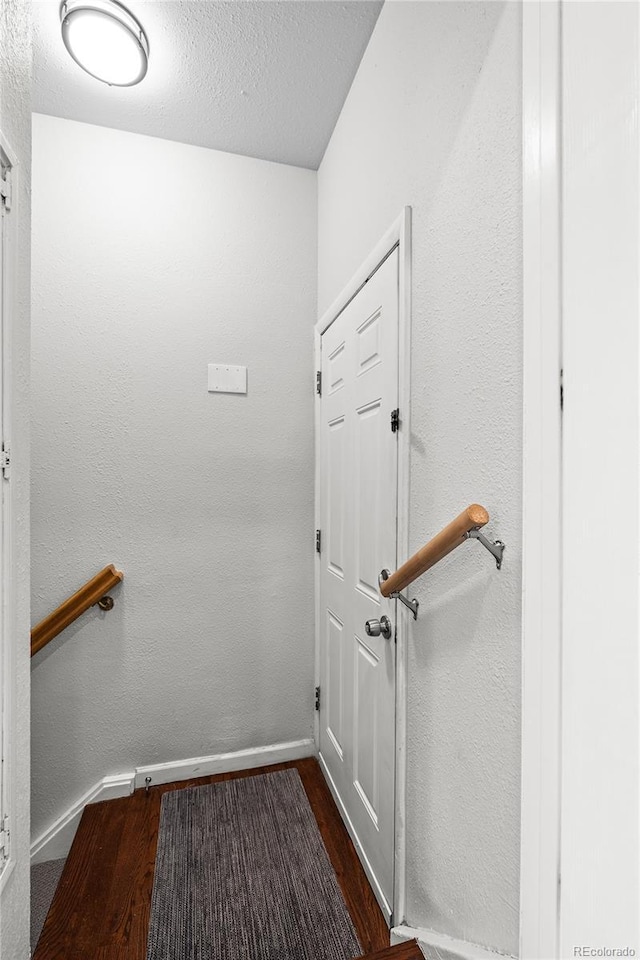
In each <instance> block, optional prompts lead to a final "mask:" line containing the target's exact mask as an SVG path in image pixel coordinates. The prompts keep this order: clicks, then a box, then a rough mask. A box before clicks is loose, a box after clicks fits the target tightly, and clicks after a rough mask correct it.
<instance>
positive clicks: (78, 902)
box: [33, 759, 410, 960]
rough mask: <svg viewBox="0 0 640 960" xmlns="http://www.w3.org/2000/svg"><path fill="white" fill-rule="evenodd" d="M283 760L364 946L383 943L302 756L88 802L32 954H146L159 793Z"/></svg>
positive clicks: (352, 861)
mask: <svg viewBox="0 0 640 960" xmlns="http://www.w3.org/2000/svg"><path fill="white" fill-rule="evenodd" d="M288 767H295V768H296V769H297V770H298V772H299V774H300V777H301V779H302V782H303V784H304V787H305V790H306V792H307V795H308V797H309V802H310V804H311V807H312V809H313V811H314V813H315V815H316V819H317V821H318V825H319V828H320V832H321V834H322V837H323V840H324V843H325V847H326V849H327V853H328V854H329V858H330V860H331V862H332V864H333V867H334V870H335V871H336V876H337V878H338V882H339V883H340V886H341V888H342V893H343V896H344V898H345V902H346V904H347V907H348V909H349V912H350V914H351V917H352V919H353V922H354V926H355V928H356V932H357V934H358V937H359V939H360V943H361V944H362V948H363V949H364V950H365V951H366V952H367V953H372V952H373V951H375V950H376V949H380V948H381V947H382V946H383V945H385V944H388V943H389V930H388V928H387V925H386V923H385V920H384V917H383V915H382V912H381V911H380V908H379V907H378V905H377V903H376V900H375V897H374V895H373V891H372V890H371V887H370V886H369V883H368V882H367V879H366V876H365V874H364V871H363V869H362V866H361V865H360V862H359V860H358V856H357V854H356V851H355V848H354V847H353V844H352V842H351V840H350V838H349V835H348V833H347V832H346V829H345V827H344V824H343V823H342V820H341V818H340V814H339V812H338V809H337V807H336V806H335V803H334V801H333V798H332V797H331V793H330V792H329V788H328V787H327V785H326V782H325V780H324V777H323V776H322V773H321V771H320V768H319V765H318V762H317V760H315V759H305V760H299V761H294V762H290V763H283V764H276V765H273V766H270V767H268V768H257V769H254V770H248V771H238V772H236V773H232V774H218V775H217V776H211V777H205V778H202V779H194V780H187V781H184V782H183V783H180V784H177V783H176V784H163V785H158V786H157V787H152V788H151V790H150V791H149V793H148V794H145V791H144V789H142V790H136V791H135V793H133V794H132V795H131V796H128V797H121V798H118V799H114V800H105V801H101V802H99V803H94V804H90V805H89V806H87V807H85V809H84V812H83V815H82V819H81V821H80V825H79V827H78V830H77V832H76V837H75V839H74V842H73V845H72V847H71V851H70V853H69V856H68V858H67V862H66V864H65V867H64V870H63V873H62V876H61V878H60V883H59V885H58V889H57V890H56V894H55V896H54V899H53V903H52V905H51V909H50V910H49V914H48V916H47V919H46V920H45V924H44V927H43V930H42V934H41V936H40V940H39V942H38V945H37V947H36V950H35V953H34V955H33V960H87V958H89V957H90V958H91V960H145V958H146V952H147V951H146V946H147V944H146V940H147V932H148V925H149V913H150V906H151V889H152V885H153V875H154V871H155V856H156V844H157V838H158V826H159V819H160V801H161V799H162V794H163V793H164V792H165V791H167V790H172V789H177V788H179V787H185V786H196V785H201V784H203V783H207V782H215V781H219V780H227V779H231V778H235V777H238V776H255V775H257V774H259V773H264V772H267V770H269V771H272V770H276V769H286V768H288ZM375 956H377V954H375ZM383 956H384V955H383ZM392 956H394V955H392ZM381 960H382V958H381ZM399 960H410V955H407V956H406V957H404V956H403V955H402V954H400V955H399Z"/></svg>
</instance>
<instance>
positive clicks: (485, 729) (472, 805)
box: [318, 0, 522, 954]
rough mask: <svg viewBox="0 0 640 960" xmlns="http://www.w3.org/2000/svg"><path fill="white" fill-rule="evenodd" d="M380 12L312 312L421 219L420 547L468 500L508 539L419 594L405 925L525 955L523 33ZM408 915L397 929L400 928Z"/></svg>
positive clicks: (474, 20)
mask: <svg viewBox="0 0 640 960" xmlns="http://www.w3.org/2000/svg"><path fill="white" fill-rule="evenodd" d="M520 13H521V11H520V6H519V4H517V3H506V4H505V3H495V2H486V3H484V2H472V3H456V2H442V3H420V2H417V3H413V2H395V0H390V2H387V3H386V4H385V6H384V8H383V10H382V13H381V14H380V18H379V20H378V23H377V25H376V28H375V30H374V33H373V36H372V38H371V42H370V44H369V47H368V49H367V51H366V53H365V56H364V58H363V61H362V63H361V65H360V69H359V71H358V73H357V75H356V78H355V81H354V84H353V87H352V89H351V92H350V94H349V96H348V98H347V101H346V104H345V106H344V109H343V111H342V114H341V117H340V119H339V121H338V124H337V127H336V130H335V132H334V134H333V137H332V139H331V142H330V144H329V147H328V149H327V152H326V154H325V157H324V160H323V162H322V165H321V167H320V171H319V194H318V199H319V206H318V219H319V250H318V254H319V308H318V312H319V314H322V312H323V311H324V310H325V309H326V308H327V307H328V306H329V304H330V303H331V301H332V300H333V298H334V297H335V296H337V294H338V293H339V292H340V290H341V289H342V287H343V286H344V284H345V283H346V282H347V280H348V278H349V277H350V275H351V274H352V273H353V272H354V271H355V270H356V268H357V267H358V265H359V264H360V263H361V261H362V260H364V258H365V257H366V256H367V254H368V253H369V251H370V250H371V248H372V247H373V246H374V245H375V243H376V241H377V240H378V239H379V238H380V237H381V236H382V234H383V233H384V231H385V230H386V229H387V227H388V226H389V225H390V224H391V222H392V221H393V219H394V218H395V217H396V216H397V215H398V213H399V212H400V210H401V208H402V206H403V205H404V204H410V205H411V206H412V207H413V249H414V257H413V270H414V274H413V350H412V383H413V386H412V396H413V411H412V426H413V429H412V453H411V486H412V492H411V513H410V531H411V548H412V550H413V549H417V548H418V547H419V546H421V545H422V544H423V543H425V542H426V541H427V540H428V539H429V538H430V537H431V536H432V535H433V534H434V533H435V532H437V531H438V530H439V529H440V528H441V527H442V526H443V525H444V524H445V523H446V522H448V521H449V520H450V519H451V518H452V517H453V516H455V515H456V514H457V513H459V511H460V510H461V509H462V508H463V507H464V506H466V505H467V504H468V503H471V502H473V501H479V502H480V503H483V504H485V505H486V506H487V508H488V510H489V512H490V513H491V515H492V519H491V521H490V523H489V526H488V530H489V533H490V534H492V535H493V536H494V537H500V539H502V540H504V541H505V542H506V544H507V550H506V553H505V560H504V565H503V569H502V571H501V572H500V573H498V572H497V571H496V568H495V564H494V562H493V560H492V558H491V557H490V556H489V555H488V554H487V553H486V552H485V551H484V550H483V549H482V548H481V547H480V546H479V545H478V544H468V545H465V546H464V547H462V548H460V549H459V550H458V551H456V552H455V553H454V554H452V555H450V556H449V557H448V558H447V559H446V560H445V561H444V562H443V563H442V564H440V565H439V566H438V567H437V568H435V569H434V570H433V571H431V572H430V573H429V574H428V575H427V576H425V577H424V578H423V579H422V580H419V581H418V582H417V583H416V584H415V586H414V589H413V590H412V591H411V594H412V595H415V596H418V597H419V599H420V601H421V606H420V615H419V618H418V622H417V624H416V626H415V629H414V633H413V639H412V641H411V644H410V650H409V703H408V725H409V730H408V734H409V749H408V766H409V770H408V773H409V782H408V843H407V847H408V864H407V867H408V874H407V883H408V901H407V917H406V919H407V921H408V923H409V924H411V925H413V926H419V927H426V928H431V929H434V930H436V931H440V932H441V933H444V934H448V935H449V936H451V937H454V938H459V939H462V940H466V941H473V942H476V943H480V944H483V945H486V946H489V947H492V948H494V949H497V950H500V951H504V952H509V953H514V954H515V953H517V950H518V897H519V890H518V883H519V879H518V867H519V863H518V860H519V853H518V851H519V816H520V784H519V769H520V743H519V738H520V735H519V724H520V636H521V625H520V617H521V603H520V594H521V551H520V541H521V529H520V526H521V420H522V411H521V381H522V372H521V352H522V351H521V335H522V307H521V273H522V264H521V24H520ZM401 919H402V918H400V917H397V918H396V922H399V921H400V920H401Z"/></svg>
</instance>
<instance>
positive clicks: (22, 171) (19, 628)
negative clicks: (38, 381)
mask: <svg viewBox="0 0 640 960" xmlns="http://www.w3.org/2000/svg"><path fill="white" fill-rule="evenodd" d="M30 15H31V14H30V4H29V3H27V2H25V0H5V2H3V3H0V130H2V133H3V135H4V136H5V137H6V139H7V141H8V142H9V143H10V145H11V147H12V149H13V151H14V153H15V155H16V156H17V161H18V164H17V167H16V170H15V174H14V188H15V197H14V200H15V203H14V205H13V212H12V213H11V214H10V216H12V217H18V218H19V219H18V222H19V228H18V238H17V250H16V254H17V261H16V263H17V276H16V287H15V299H14V314H13V316H12V318H11V325H10V331H7V332H8V333H9V334H10V337H11V385H10V393H11V418H10V426H9V436H10V438H11V448H12V480H11V496H12V527H13V529H12V531H11V536H12V541H13V557H12V584H11V591H12V598H11V599H12V603H13V623H12V625H11V630H10V633H9V635H8V637H7V638H6V639H7V641H8V642H9V643H11V644H12V645H13V650H12V655H13V658H14V665H15V679H16V688H15V691H14V693H15V697H14V719H15V728H14V729H13V730H12V731H11V738H12V741H13V742H12V744H11V747H12V759H13V763H14V767H13V769H14V776H15V779H14V788H15V792H14V797H13V803H12V810H11V834H12V836H11V843H12V856H13V857H14V858H15V861H16V866H15V869H14V871H13V873H12V875H11V876H10V877H9V880H8V882H7V885H6V887H5V888H4V890H3V891H2V894H1V896H0V955H1V956H2V960H26V958H27V957H28V956H29V393H28V390H29V313H30V288H29V262H30V257H31V218H30V206H31V195H30V194H31V190H30V187H31V184H30V167H31V115H30V111H31V35H30V34H31V29H30V27H31V24H30Z"/></svg>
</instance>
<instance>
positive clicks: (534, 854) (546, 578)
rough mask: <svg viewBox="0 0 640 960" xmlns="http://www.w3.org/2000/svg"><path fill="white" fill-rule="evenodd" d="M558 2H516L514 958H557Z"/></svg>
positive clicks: (558, 832)
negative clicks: (517, 821)
mask: <svg viewBox="0 0 640 960" xmlns="http://www.w3.org/2000/svg"><path fill="white" fill-rule="evenodd" d="M559 124H560V5H559V3H558V0H529V2H527V3H524V4H523V138H524V142H523V244H524V248H523V262H524V277H523V284H524V305H523V306H524V341H523V381H524V382H523V434H524V436H523V573H522V799H521V804H522V806H521V852H520V957H522V960H538V958H540V957H544V958H549V960H550V958H555V957H557V956H558V933H559V918H558V887H559V871H560V726H561V714H560V705H561V699H560V697H561V694H560V691H561V687H560V664H561V590H562V584H561V449H562V448H561V411H560V369H561V362H562V361H561V291H560V282H561V281H560V276H561V274H560V270H561V267H560V215H561V194H560V190H561V176H560V173H561V172H560V131H559Z"/></svg>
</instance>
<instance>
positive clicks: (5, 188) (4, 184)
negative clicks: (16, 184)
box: [0, 170, 11, 211]
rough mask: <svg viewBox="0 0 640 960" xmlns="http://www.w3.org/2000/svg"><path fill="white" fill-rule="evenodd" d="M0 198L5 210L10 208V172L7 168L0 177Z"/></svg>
mask: <svg viewBox="0 0 640 960" xmlns="http://www.w3.org/2000/svg"><path fill="white" fill-rule="evenodd" d="M0 200H2V206H3V207H4V209H5V210H7V211H9V210H11V174H10V173H9V171H8V170H7V172H6V174H5V176H4V177H0Z"/></svg>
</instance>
